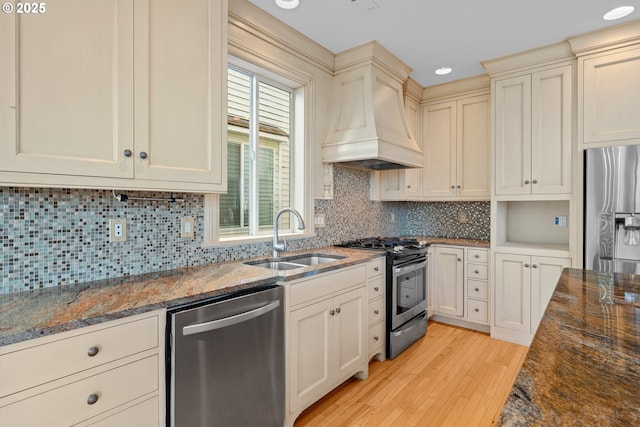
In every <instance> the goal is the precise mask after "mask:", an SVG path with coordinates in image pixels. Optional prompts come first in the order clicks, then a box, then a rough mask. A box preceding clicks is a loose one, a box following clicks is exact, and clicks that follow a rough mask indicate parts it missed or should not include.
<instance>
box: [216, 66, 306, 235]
mask: <svg viewBox="0 0 640 427" xmlns="http://www.w3.org/2000/svg"><path fill="white" fill-rule="evenodd" d="M244 65H247V64H244ZM249 68H251V69H247V68H244V67H240V66H236V65H230V66H229V68H228V102H227V192H226V193H222V194H218V195H208V196H207V197H206V199H205V204H206V205H208V206H205V208H206V211H207V212H208V213H209V215H208V216H209V217H210V218H206V220H207V222H208V223H209V224H208V226H209V232H208V234H209V236H207V240H208V241H209V242H210V243H214V244H215V243H216V242H219V243H227V242H232V243H233V242H238V241H242V240H254V239H259V238H261V237H262V238H264V237H271V236H272V233H273V220H274V217H275V214H276V212H277V211H278V210H280V209H282V208H285V207H294V208H296V209H297V210H298V211H300V212H301V213H303V214H304V206H303V203H304V201H303V199H304V198H303V197H296V194H298V196H299V195H300V194H301V192H302V191H303V184H304V182H303V181H304V180H298V179H297V177H299V176H301V175H300V172H302V171H301V170H298V171H297V173H298V175H296V174H295V173H296V168H295V167H294V164H297V162H295V159H296V158H298V159H299V158H300V153H298V151H300V152H303V151H304V150H303V148H304V147H303V146H302V144H300V143H298V144H296V138H295V135H294V128H295V120H294V112H295V111H296V99H297V98H300V99H302V88H300V89H295V88H292V87H290V86H288V85H287V84H283V83H282V82H279V81H277V80H276V79H277V76H275V79H274V75H273V74H272V73H268V72H266V71H264V74H261V73H260V70H257V71H256V70H255V67H249ZM267 75H268V77H267ZM296 156H297V157H296ZM304 163H305V162H304V161H303V162H300V164H299V165H298V167H299V168H302V166H303V165H304ZM299 181H300V182H299ZM293 225H294V221H293V219H292V218H290V217H289V215H283V216H282V217H281V218H280V231H281V232H282V233H283V234H288V233H294V228H295V227H293Z"/></svg>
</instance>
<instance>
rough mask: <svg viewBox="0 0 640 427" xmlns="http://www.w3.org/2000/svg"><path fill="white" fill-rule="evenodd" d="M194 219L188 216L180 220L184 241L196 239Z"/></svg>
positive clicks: (181, 234) (181, 235)
mask: <svg viewBox="0 0 640 427" xmlns="http://www.w3.org/2000/svg"><path fill="white" fill-rule="evenodd" d="M194 224H195V222H194V219H193V217H192V216H186V217H184V218H182V219H181V220H180V237H182V238H183V239H186V238H193V237H194V230H193V228H194Z"/></svg>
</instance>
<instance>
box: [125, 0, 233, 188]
mask: <svg viewBox="0 0 640 427" xmlns="http://www.w3.org/2000/svg"><path fill="white" fill-rule="evenodd" d="M226 18H227V7H226V1H225V0H193V1H189V2H187V3H185V4H181V5H180V7H176V4H175V2H172V1H169V0H153V1H148V0H147V1H142V2H140V3H136V32H135V40H136V57H135V69H136V75H135V80H136V90H135V105H136V110H135V114H136V122H135V125H136V134H135V139H136V153H135V162H136V165H135V168H136V170H135V173H136V178H142V179H151V180H161V181H174V182H175V181H178V182H180V181H182V182H198V183H206V184H211V185H212V186H215V187H216V188H217V189H220V190H224V189H225V188H226V183H225V181H226V161H225V159H226V128H227V123H226V94H227V90H226V87H227V69H226V52H227V45H226V25H227V19H226ZM223 141H225V142H224V143H223ZM143 153H146V156H144V155H143ZM142 157H144V158H142Z"/></svg>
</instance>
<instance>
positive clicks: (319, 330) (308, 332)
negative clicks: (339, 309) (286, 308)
mask: <svg viewBox="0 0 640 427" xmlns="http://www.w3.org/2000/svg"><path fill="white" fill-rule="evenodd" d="M334 305H335V303H334V300H333V299H330V300H327V301H321V302H318V303H316V304H313V305H310V306H308V307H304V308H301V309H299V310H296V311H294V312H292V313H291V314H290V316H289V358H290V363H291V368H290V369H289V372H290V373H291V375H290V376H289V381H290V384H289V390H291V392H290V399H291V401H290V403H291V408H292V409H293V408H299V407H301V406H303V405H305V404H306V403H308V402H311V401H313V400H314V399H316V398H318V397H319V396H321V395H322V394H323V393H324V392H325V391H327V390H329V389H330V387H331V385H332V384H333V380H332V372H331V369H332V363H331V361H332V360H333V354H332V348H331V347H332V344H331V342H332V336H333V317H334V316H332V315H331V314H330V311H331V310H335V307H334Z"/></svg>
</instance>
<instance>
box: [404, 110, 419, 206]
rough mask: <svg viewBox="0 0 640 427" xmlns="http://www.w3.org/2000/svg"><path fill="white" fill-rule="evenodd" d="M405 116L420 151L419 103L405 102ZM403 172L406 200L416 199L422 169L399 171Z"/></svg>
mask: <svg viewBox="0 0 640 427" xmlns="http://www.w3.org/2000/svg"><path fill="white" fill-rule="evenodd" d="M405 114H406V116H407V125H408V126H409V130H410V131H411V134H412V135H413V138H414V139H415V140H416V143H417V144H418V147H420V149H422V128H421V123H422V120H421V118H422V117H421V116H422V113H421V111H420V103H418V102H415V101H413V100H411V99H406V101H405ZM400 171H401V172H404V188H405V195H406V197H407V199H416V198H419V197H420V195H421V192H422V191H421V190H422V186H421V182H420V181H421V180H422V168H410V169H401V170H400Z"/></svg>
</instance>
